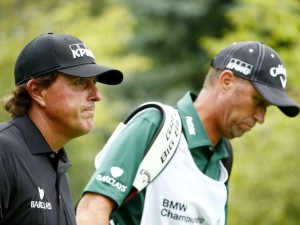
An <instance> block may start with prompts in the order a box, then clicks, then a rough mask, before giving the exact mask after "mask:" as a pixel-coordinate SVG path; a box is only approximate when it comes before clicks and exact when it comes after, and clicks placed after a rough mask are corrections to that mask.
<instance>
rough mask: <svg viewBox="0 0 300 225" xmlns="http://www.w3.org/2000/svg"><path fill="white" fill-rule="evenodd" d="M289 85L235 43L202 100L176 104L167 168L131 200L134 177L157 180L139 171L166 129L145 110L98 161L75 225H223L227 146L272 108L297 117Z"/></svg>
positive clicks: (266, 54)
mask: <svg viewBox="0 0 300 225" xmlns="http://www.w3.org/2000/svg"><path fill="white" fill-rule="evenodd" d="M286 84H287V75H286V69H285V68H284V65H283V63H282V61H281V59H280V58H279V56H278V54H277V53H276V52H275V51H274V50H273V49H271V48H270V47H268V46H266V45H265V44H262V43H260V42H252V41H249V42H238V43H235V44H233V45H230V46H228V47H227V48H225V49H223V50H222V51H221V52H220V53H219V54H217V55H216V57H215V58H214V59H213V60H212V63H211V68H210V70H209V71H208V74H207V76H206V79H205V82H204V85H203V88H202V89H201V91H200V93H199V95H198V96H197V95H195V94H193V93H190V92H188V93H187V94H186V95H185V96H184V97H183V98H182V99H181V100H180V101H178V103H177V107H176V108H177V111H178V113H179V115H180V120H181V124H182V134H181V138H180V142H179V145H178V147H177V149H176V152H175V154H174V155H173V157H172V158H171V160H170V161H169V163H168V164H167V166H166V167H165V168H164V169H163V170H162V172H161V173H160V174H159V175H158V176H157V177H156V178H155V180H154V181H153V182H151V183H150V184H149V185H148V186H147V187H146V189H144V190H142V191H140V192H139V193H138V194H137V195H136V196H135V197H133V198H131V199H130V200H129V201H127V200H128V196H130V195H129V194H130V193H131V192H130V191H131V190H132V189H133V187H136V186H134V184H135V181H136V179H135V178H136V174H137V171H141V173H143V174H145V175H147V176H148V177H151V175H152V174H151V173H150V172H149V171H150V170H146V171H145V170H144V171H142V170H139V165H140V163H141V161H142V160H143V158H144V157H145V158H146V157H147V156H148V155H147V154H146V156H145V152H144V151H145V150H146V149H147V148H148V146H149V145H150V143H151V142H152V137H153V135H154V134H155V133H156V130H158V129H159V126H160V123H161V122H160V121H161V115H160V113H159V112H158V111H157V110H146V111H142V112H141V113H140V114H138V115H137V116H136V117H134V118H133V119H132V120H131V121H130V123H128V125H127V126H126V127H125V129H123V130H122V131H121V133H120V134H119V136H117V137H116V138H115V139H114V140H113V141H111V142H110V144H109V145H108V147H107V148H105V153H106V154H100V155H101V156H100V157H99V158H98V157H97V158H96V166H97V170H96V172H95V173H94V175H93V176H92V178H91V179H90V182H89V183H88V185H87V186H86V188H85V190H84V194H83V197H82V199H81V201H80V202H79V204H78V207H77V223H78V225H108V224H110V225H113V224H115V225H116V224H118V225H140V224H141V225H154V224H155V225H156V224H159V225H167V224H176V225H181V224H182V225H186V224H210V225H224V224H226V223H227V203H228V186H227V184H228V177H229V176H228V171H229V170H228V169H227V170H226V169H225V168H227V167H226V164H225V163H223V162H225V161H224V158H225V159H226V158H228V157H230V154H229V152H228V150H229V149H230V148H229V147H228V145H226V139H232V138H235V137H241V136H242V135H243V134H244V133H245V132H247V131H250V130H251V128H253V127H254V126H255V124H256V123H260V124H262V123H263V122H264V117H265V114H266V110H267V107H268V106H270V105H275V106H277V107H278V108H279V109H280V110H281V111H282V112H283V113H284V114H285V115H287V116H289V117H294V116H296V115H298V113H299V107H298V106H297V104H296V103H295V102H294V101H293V100H292V99H291V98H290V97H289V96H288V95H287V94H286V92H285V87H286ZM167 150H168V149H167ZM100 158H101V160H100V161H97V160H98V159H100ZM153 162H154V159H153ZM155 166H157V165H153V167H155ZM149 168H150V167H149ZM146 178H147V177H146ZM146 180H147V179H146Z"/></svg>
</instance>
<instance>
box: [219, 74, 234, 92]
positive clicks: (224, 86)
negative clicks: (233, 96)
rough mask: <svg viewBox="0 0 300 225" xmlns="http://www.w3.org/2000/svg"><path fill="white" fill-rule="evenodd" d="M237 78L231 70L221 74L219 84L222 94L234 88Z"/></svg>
mask: <svg viewBox="0 0 300 225" xmlns="http://www.w3.org/2000/svg"><path fill="white" fill-rule="evenodd" d="M234 80H235V76H234V74H233V72H232V71H231V70H224V71H222V73H221V74H220V77H219V84H220V87H221V90H222V92H226V91H228V90H229V89H231V88H232V85H233V83H234Z"/></svg>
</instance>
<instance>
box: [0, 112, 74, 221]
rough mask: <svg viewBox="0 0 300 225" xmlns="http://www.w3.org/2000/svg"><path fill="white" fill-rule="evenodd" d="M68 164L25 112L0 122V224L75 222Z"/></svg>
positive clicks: (63, 155) (63, 153) (62, 154)
mask: <svg viewBox="0 0 300 225" xmlns="http://www.w3.org/2000/svg"><path fill="white" fill-rule="evenodd" d="M70 166H71V164H70V162H69V161H68V158H67V155H66V153H65V151H64V149H61V150H60V151H59V154H56V153H54V152H52V150H51V149H50V147H49V145H48V144H47V142H46V141H45V139H44V137H43V136H42V134H41V132H40V131H39V129H38V128H37V127H36V126H35V124H34V123H33V122H32V121H31V119H30V118H29V117H28V116H27V115H26V116H22V117H17V118H14V119H12V120H11V121H9V122H5V123H2V124H0V224H1V225H2V224H6V225H75V224H76V222H75V213H74V208H73V203H72V200H71V193H70V187H69V180H68V175H67V172H66V171H67V169H68V168H69V167H70Z"/></svg>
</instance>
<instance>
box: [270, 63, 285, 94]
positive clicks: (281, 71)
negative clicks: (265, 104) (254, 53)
mask: <svg viewBox="0 0 300 225" xmlns="http://www.w3.org/2000/svg"><path fill="white" fill-rule="evenodd" d="M270 75H271V76H272V77H277V76H279V78H280V81H281V84H282V87H283V88H285V87H286V69H285V68H284V67H283V65H278V67H272V68H271V69H270ZM280 75H282V76H280Z"/></svg>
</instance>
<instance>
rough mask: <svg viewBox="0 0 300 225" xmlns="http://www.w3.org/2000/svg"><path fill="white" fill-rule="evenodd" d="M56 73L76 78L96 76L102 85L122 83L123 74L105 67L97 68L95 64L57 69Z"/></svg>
mask: <svg viewBox="0 0 300 225" xmlns="http://www.w3.org/2000/svg"><path fill="white" fill-rule="evenodd" d="M58 71H59V72H62V73H65V74H68V75H71V76H77V77H96V76H97V78H98V82H100V83H103V84H110V85H116V84H120V83H121V82H122V81H123V73H122V72H121V71H119V70H116V69H112V68H109V67H105V66H99V65H97V64H83V65H78V66H73V67H68V68H64V69H59V70H58Z"/></svg>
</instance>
